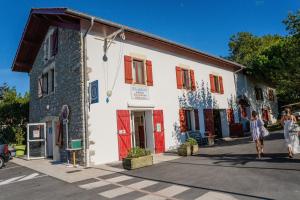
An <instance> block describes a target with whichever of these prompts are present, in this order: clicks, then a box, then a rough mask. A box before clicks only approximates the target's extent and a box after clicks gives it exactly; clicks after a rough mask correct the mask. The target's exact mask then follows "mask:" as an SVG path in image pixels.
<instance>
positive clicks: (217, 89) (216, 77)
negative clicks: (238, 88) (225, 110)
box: [213, 75, 221, 94]
mask: <svg viewBox="0 0 300 200" xmlns="http://www.w3.org/2000/svg"><path fill="white" fill-rule="evenodd" d="M213 77H214V84H215V93H217V94H221V84H220V81H219V79H220V76H219V75H213Z"/></svg>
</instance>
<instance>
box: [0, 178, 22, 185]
mask: <svg viewBox="0 0 300 200" xmlns="http://www.w3.org/2000/svg"><path fill="white" fill-rule="evenodd" d="M23 177H24V176H18V177H14V178H10V179H7V180H6V181H2V182H0V185H6V184H10V183H12V182H14V181H16V180H18V179H20V178H23Z"/></svg>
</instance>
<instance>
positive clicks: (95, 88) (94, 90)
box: [90, 80, 99, 104]
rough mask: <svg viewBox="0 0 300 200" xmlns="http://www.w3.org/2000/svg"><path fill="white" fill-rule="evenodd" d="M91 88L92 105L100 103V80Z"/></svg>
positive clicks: (92, 84) (93, 83)
mask: <svg viewBox="0 0 300 200" xmlns="http://www.w3.org/2000/svg"><path fill="white" fill-rule="evenodd" d="M90 88H91V94H90V95H91V104H93V103H98V102H99V91H98V80H96V81H93V82H91V83H90Z"/></svg>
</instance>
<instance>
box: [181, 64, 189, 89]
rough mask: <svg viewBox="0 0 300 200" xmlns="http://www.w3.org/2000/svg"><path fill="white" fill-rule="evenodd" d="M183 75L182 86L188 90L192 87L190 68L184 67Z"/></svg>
mask: <svg viewBox="0 0 300 200" xmlns="http://www.w3.org/2000/svg"><path fill="white" fill-rule="evenodd" d="M181 75H182V88H183V89H187V90H189V89H191V81H190V74H189V70H186V69H182V73H181Z"/></svg>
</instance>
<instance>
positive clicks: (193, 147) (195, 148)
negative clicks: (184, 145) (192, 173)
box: [191, 144, 199, 155]
mask: <svg viewBox="0 0 300 200" xmlns="http://www.w3.org/2000/svg"><path fill="white" fill-rule="evenodd" d="M191 147H192V155H196V154H197V153H198V151H199V146H198V144H195V145H192V146H191Z"/></svg>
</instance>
